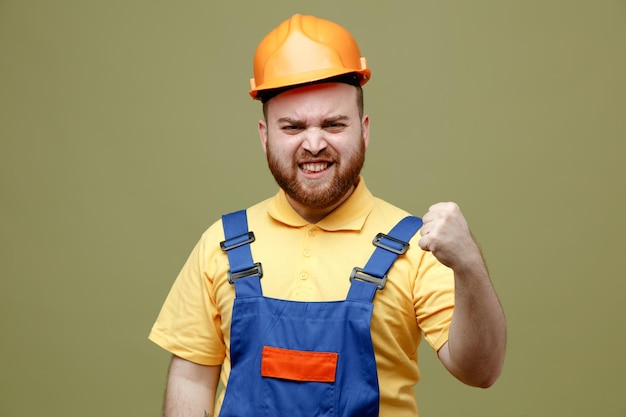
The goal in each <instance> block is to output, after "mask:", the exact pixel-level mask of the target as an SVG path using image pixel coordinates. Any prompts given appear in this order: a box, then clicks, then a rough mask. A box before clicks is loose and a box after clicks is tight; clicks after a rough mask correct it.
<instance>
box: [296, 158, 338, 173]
mask: <svg viewBox="0 0 626 417" xmlns="http://www.w3.org/2000/svg"><path fill="white" fill-rule="evenodd" d="M331 165H332V163H331V162H324V161H318V162H305V163H302V164H300V169H301V170H302V171H304V173H305V174H317V173H319V172H323V171H326V170H327V169H328V168H329V167H330V166H331Z"/></svg>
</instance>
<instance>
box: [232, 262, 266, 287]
mask: <svg viewBox="0 0 626 417" xmlns="http://www.w3.org/2000/svg"><path fill="white" fill-rule="evenodd" d="M256 275H258V276H259V278H263V267H262V266H261V262H257V263H255V264H254V266H253V267H252V268H248V269H244V270H243V271H239V272H231V271H228V282H229V283H230V284H232V283H234V282H235V280H238V279H240V278H250V277H254V276H256Z"/></svg>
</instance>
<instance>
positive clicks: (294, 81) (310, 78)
mask: <svg viewBox="0 0 626 417" xmlns="http://www.w3.org/2000/svg"><path fill="white" fill-rule="evenodd" d="M350 73H354V74H357V76H358V78H359V80H360V85H361V86H363V85H365V83H367V82H368V81H369V79H370V77H371V74H372V73H371V70H370V69H369V68H365V69H348V68H328V69H321V70H316V71H309V72H304V73H300V74H295V75H291V76H286V77H280V78H274V79H272V81H271V82H266V83H263V84H261V85H259V86H257V85H255V83H254V78H252V79H250V87H251V89H250V91H249V94H250V97H252V98H253V99H255V100H260V95H262V93H263V91H267V90H275V89H279V88H280V89H283V88H287V87H295V86H298V85H301V84H308V83H311V82H317V81H323V80H325V79H327V78H334V77H336V76H338V75H344V74H350Z"/></svg>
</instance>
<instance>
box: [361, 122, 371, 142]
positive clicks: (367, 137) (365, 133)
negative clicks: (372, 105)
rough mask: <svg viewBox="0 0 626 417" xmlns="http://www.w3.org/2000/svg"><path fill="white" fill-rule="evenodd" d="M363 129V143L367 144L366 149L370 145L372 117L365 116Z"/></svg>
mask: <svg viewBox="0 0 626 417" xmlns="http://www.w3.org/2000/svg"><path fill="white" fill-rule="evenodd" d="M361 129H362V132H363V133H362V136H363V142H364V143H365V149H367V146H368V145H369V143H370V117H369V116H368V115H367V114H366V115H364V116H363V120H361Z"/></svg>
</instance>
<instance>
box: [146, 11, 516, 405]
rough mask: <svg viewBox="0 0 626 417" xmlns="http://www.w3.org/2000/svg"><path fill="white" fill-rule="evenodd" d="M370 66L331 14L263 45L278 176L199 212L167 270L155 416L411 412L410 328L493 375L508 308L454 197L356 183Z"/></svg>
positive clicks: (286, 26)
mask: <svg viewBox="0 0 626 417" xmlns="http://www.w3.org/2000/svg"><path fill="white" fill-rule="evenodd" d="M370 76H371V71H370V69H369V68H368V66H367V62H366V60H365V59H364V58H362V57H361V53H360V50H359V48H358V46H357V43H356V42H355V40H354V38H353V37H352V35H351V34H350V33H349V32H348V31H347V30H346V29H344V28H343V27H341V26H339V25H338V24H336V23H334V22H331V21H328V20H324V19H319V18H316V17H313V16H302V15H294V16H292V17H291V18H290V19H288V20H285V21H284V22H282V23H281V24H280V25H279V26H278V27H276V28H275V29H274V30H272V31H271V32H270V33H269V34H268V35H267V36H266V37H265V38H264V39H263V40H262V41H261V43H260V44H259V46H258V48H257V50H256V54H255V57H254V78H253V79H252V80H251V90H250V95H251V96H252V98H254V99H257V100H260V101H261V102H262V103H263V112H264V118H263V119H262V120H260V121H259V122H258V131H259V135H260V139H261V144H262V146H263V149H264V151H265V154H266V156H267V161H268V165H269V168H270V171H271V172H272V174H273V176H274V178H275V180H276V182H277V183H278V185H279V187H280V189H279V191H278V193H277V194H276V195H275V196H273V197H271V198H268V199H267V200H265V201H262V202H260V203H258V204H256V205H253V206H252V207H249V208H247V209H245V210H240V211H236V212H233V213H228V214H226V215H224V216H223V217H222V218H221V219H220V220H218V221H216V222H215V223H214V224H213V225H211V226H210V227H209V228H208V230H206V231H205V233H204V234H203V235H202V237H201V239H200V241H199V242H198V244H197V245H196V247H195V248H194V250H193V252H192V253H191V255H190V257H189V259H188V261H187V262H186V264H185V265H184V267H183V269H182V270H181V272H180V274H179V276H178V278H177V279H176V281H175V283H174V284H173V286H172V289H171V291H170V293H169V295H168V297H167V299H166V301H165V303H164V305H163V307H162V309H161V313H160V315H159V317H158V319H157V321H156V323H155V324H154V326H153V328H152V332H151V333H150V339H151V340H152V341H154V342H155V343H157V344H158V345H160V346H161V347H163V348H164V349H166V350H168V351H169V352H171V353H172V359H171V363H170V368H169V373H168V380H167V390H166V396H165V406H164V413H165V416H168V417H175V416H209V415H219V416H224V417H226V416H255V417H256V416H289V417H297V416H338V417H339V416H341V417H347V416H355V417H356V416H359V417H374V416H385V417H403V416H412V417H414V416H417V415H418V411H417V401H416V399H415V395H414V391H413V387H414V385H415V384H416V383H417V382H418V380H419V370H418V358H417V349H418V345H419V343H420V341H421V339H422V338H424V339H425V340H427V341H428V343H429V344H430V345H431V346H432V347H433V349H434V350H435V351H436V352H437V355H438V357H439V358H440V360H441V362H442V363H443V365H444V366H445V367H446V368H447V369H448V370H449V371H450V373H452V374H453V375H454V376H455V377H457V378H458V379H459V380H461V381H463V382H464V383H467V384H469V385H473V386H479V387H488V386H490V385H492V384H493V383H494V381H495V380H496V379H497V377H498V376H499V374H500V372H501V368H502V364H503V360H504V351H505V342H506V323H505V319H504V314H503V311H502V308H501V305H500V303H499V301H498V298H497V296H496V293H495V291H494V289H493V286H492V284H491V280H490V277H489V274H488V272H487V268H486V266H485V262H484V260H483V257H482V255H481V252H480V250H479V247H478V245H477V244H476V242H475V241H474V239H473V238H472V235H471V234H470V230H469V227H468V225H467V222H466V220H465V218H464V216H463V214H462V212H461V210H460V209H459V207H458V206H457V205H456V204H454V203H437V204H434V205H432V206H431V207H430V209H429V210H428V212H427V213H426V214H425V215H424V216H423V217H422V218H419V217H414V216H412V215H410V214H409V213H408V212H406V211H404V210H402V209H400V208H397V207H395V206H393V205H391V204H390V203H387V202H385V201H383V200H381V199H378V198H376V197H374V196H373V195H372V194H371V193H370V192H369V190H368V189H367V187H366V184H365V179H364V178H363V176H362V175H361V168H362V166H363V163H364V159H365V151H366V149H367V146H368V143H369V139H370V120H369V117H368V116H367V115H366V114H364V111H363V91H362V86H363V85H364V84H365V83H366V82H367V81H368V80H369V79H370ZM234 169H236V167H235V168H234ZM407 183H410V182H409V181H403V182H402V184H397V186H406V184H407ZM407 191H408V192H412V190H407ZM220 375H221V382H222V384H223V385H224V388H225V389H224V390H223V391H222V392H221V394H220V396H219V397H218V398H217V400H216V392H217V388H218V384H219V380H220Z"/></svg>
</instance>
